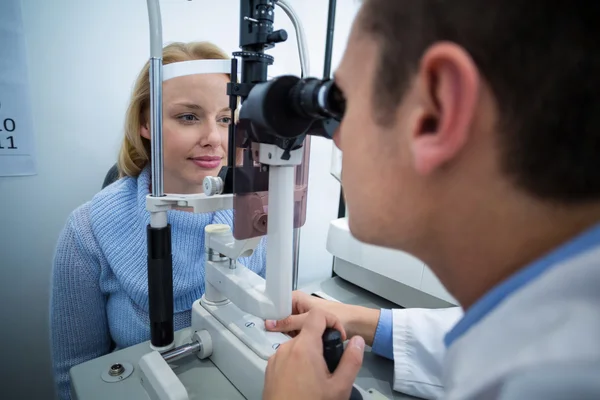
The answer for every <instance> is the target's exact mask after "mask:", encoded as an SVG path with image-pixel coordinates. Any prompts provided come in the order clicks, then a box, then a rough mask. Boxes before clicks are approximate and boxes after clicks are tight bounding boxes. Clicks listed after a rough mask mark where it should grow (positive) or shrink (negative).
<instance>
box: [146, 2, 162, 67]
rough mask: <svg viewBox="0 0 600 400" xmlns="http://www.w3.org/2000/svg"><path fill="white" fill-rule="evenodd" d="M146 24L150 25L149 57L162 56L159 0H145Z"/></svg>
mask: <svg viewBox="0 0 600 400" xmlns="http://www.w3.org/2000/svg"><path fill="white" fill-rule="evenodd" d="M146 4H147V5H148V23H149V24H148V25H149V27H150V57H152V58H162V47H163V37H162V19H161V16H160V2H159V0H147V2H146Z"/></svg>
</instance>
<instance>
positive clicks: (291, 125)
mask: <svg viewBox="0 0 600 400" xmlns="http://www.w3.org/2000/svg"><path fill="white" fill-rule="evenodd" d="M345 109H346V103H345V99H344V96H343V95H342V92H341V91H340V89H339V88H338V87H337V85H336V84H335V81H334V80H331V79H329V80H321V79H316V78H305V79H301V78H298V77H296V76H292V75H283V76H279V77H277V78H275V79H273V80H271V81H268V82H263V83H258V84H256V85H255V86H254V87H253V88H252V90H251V91H250V93H249V95H248V98H247V99H246V101H245V102H244V103H243V104H242V107H241V110H240V120H246V121H251V123H252V125H253V129H252V131H253V132H254V136H257V137H254V139H255V140H256V141H258V142H261V141H263V139H264V137H262V138H261V137H258V136H262V135H263V134H270V135H274V136H276V137H279V138H283V139H295V138H298V137H300V136H302V135H313V136H323V137H326V138H329V139H331V138H332V137H333V134H334V132H335V130H336V129H337V127H338V125H339V123H340V121H341V119H342V118H343V116H344V112H345Z"/></svg>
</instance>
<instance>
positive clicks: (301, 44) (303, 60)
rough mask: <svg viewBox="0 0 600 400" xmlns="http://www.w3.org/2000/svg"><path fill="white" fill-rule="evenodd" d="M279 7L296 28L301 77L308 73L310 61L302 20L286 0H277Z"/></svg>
mask: <svg viewBox="0 0 600 400" xmlns="http://www.w3.org/2000/svg"><path fill="white" fill-rule="evenodd" d="M275 4H277V5H278V6H279V7H281V9H282V10H283V11H284V12H285V13H286V14H287V16H288V17H289V18H290V20H291V21H292V25H294V29H295V30H296V41H297V42H298V54H299V57H300V68H301V77H302V78H304V77H306V76H308V75H309V74H310V62H309V59H308V47H307V46H306V43H307V41H306V34H305V33H304V27H303V26H302V22H301V21H300V18H299V17H298V14H296V11H295V10H294V8H293V7H292V6H291V4H290V3H289V2H288V0H279V1H278V2H277V3H275Z"/></svg>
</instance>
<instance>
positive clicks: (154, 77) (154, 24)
mask: <svg viewBox="0 0 600 400" xmlns="http://www.w3.org/2000/svg"><path fill="white" fill-rule="evenodd" d="M147 5H148V24H149V27H150V131H151V135H152V136H151V137H152V138H151V141H150V142H151V143H150V146H151V155H150V157H151V163H152V196H155V197H160V196H162V195H163V194H164V189H163V132H162V80H163V74H162V67H163V65H162V61H163V59H162V47H163V37H162V19H161V14H160V3H159V0H147Z"/></svg>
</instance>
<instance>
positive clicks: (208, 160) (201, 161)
mask: <svg viewBox="0 0 600 400" xmlns="http://www.w3.org/2000/svg"><path fill="white" fill-rule="evenodd" d="M190 160H191V161H192V162H193V163H194V164H196V165H197V166H198V167H200V168H203V169H215V168H218V167H219V166H220V165H221V157H208V156H207V157H193V158H190Z"/></svg>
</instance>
